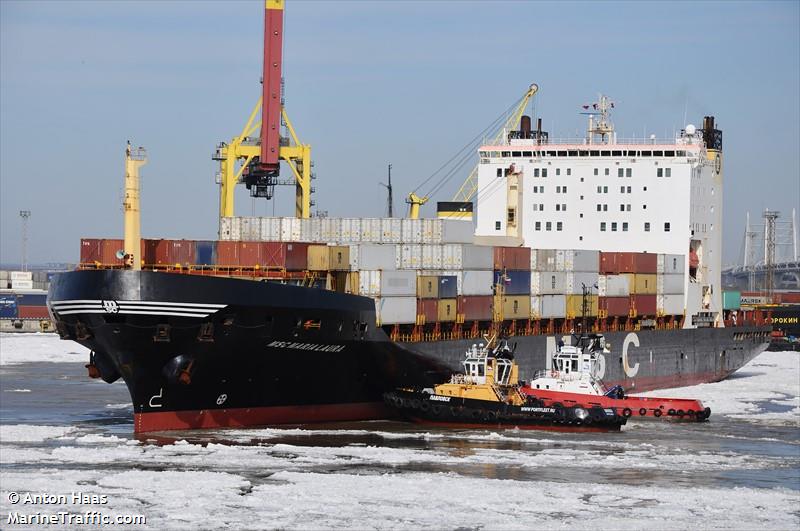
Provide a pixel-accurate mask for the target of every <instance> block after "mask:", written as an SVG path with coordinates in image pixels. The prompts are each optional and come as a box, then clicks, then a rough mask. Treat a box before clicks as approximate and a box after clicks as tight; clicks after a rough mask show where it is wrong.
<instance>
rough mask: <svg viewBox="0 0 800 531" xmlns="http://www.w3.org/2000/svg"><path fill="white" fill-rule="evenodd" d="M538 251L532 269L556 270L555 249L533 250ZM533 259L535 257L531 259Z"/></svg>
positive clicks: (532, 251)
mask: <svg viewBox="0 0 800 531" xmlns="http://www.w3.org/2000/svg"><path fill="white" fill-rule="evenodd" d="M534 252H535V253H536V262H535V263H533V264H531V265H532V267H531V271H556V251H555V250H553V249H537V250H535V251H534V250H531V254H533V253H534ZM531 261H533V259H531Z"/></svg>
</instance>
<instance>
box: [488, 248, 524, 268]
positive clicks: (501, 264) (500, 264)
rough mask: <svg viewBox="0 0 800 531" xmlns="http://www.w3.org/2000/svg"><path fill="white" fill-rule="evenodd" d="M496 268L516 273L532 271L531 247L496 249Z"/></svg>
mask: <svg viewBox="0 0 800 531" xmlns="http://www.w3.org/2000/svg"><path fill="white" fill-rule="evenodd" d="M494 268H495V270H497V271H501V270H503V269H507V270H516V271H530V270H531V250H530V248H529V247H495V248H494Z"/></svg>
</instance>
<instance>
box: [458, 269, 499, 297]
mask: <svg viewBox="0 0 800 531" xmlns="http://www.w3.org/2000/svg"><path fill="white" fill-rule="evenodd" d="M493 283H494V271H475V270H465V271H464V272H463V280H462V282H461V291H462V292H461V293H460V295H491V294H492V291H493V290H492V284H493Z"/></svg>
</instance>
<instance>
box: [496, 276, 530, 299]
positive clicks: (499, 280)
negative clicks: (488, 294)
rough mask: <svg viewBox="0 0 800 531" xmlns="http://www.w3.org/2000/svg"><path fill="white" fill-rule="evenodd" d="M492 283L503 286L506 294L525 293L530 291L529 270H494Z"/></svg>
mask: <svg viewBox="0 0 800 531" xmlns="http://www.w3.org/2000/svg"><path fill="white" fill-rule="evenodd" d="M494 283H495V285H497V284H502V285H503V286H504V287H505V291H506V295H527V294H529V293H530V292H531V272H530V271H506V272H505V276H503V272H502V271H495V272H494Z"/></svg>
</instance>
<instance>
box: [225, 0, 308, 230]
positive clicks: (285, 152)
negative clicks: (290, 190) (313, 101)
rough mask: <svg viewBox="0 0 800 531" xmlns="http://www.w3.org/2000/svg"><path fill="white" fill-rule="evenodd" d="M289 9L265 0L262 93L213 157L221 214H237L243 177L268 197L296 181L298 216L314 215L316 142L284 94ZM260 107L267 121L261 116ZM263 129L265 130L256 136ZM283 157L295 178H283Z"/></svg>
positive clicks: (251, 187)
mask: <svg viewBox="0 0 800 531" xmlns="http://www.w3.org/2000/svg"><path fill="white" fill-rule="evenodd" d="M283 8H284V0H265V5H264V79H263V86H262V95H261V97H260V98H259V100H258V103H256V106H255V108H254V109H253V112H252V113H250V118H249V119H248V120H247V123H246V124H245V126H244V128H243V129H242V132H241V134H240V135H239V136H236V137H234V138H233V139H232V140H231V141H230V142H228V143H224V142H222V143H220V144H219V145H218V146H217V150H216V152H215V153H214V155H213V157H212V158H213V159H214V160H217V161H219V177H218V181H219V184H220V199H219V215H220V218H223V217H231V216H233V215H234V193H233V192H234V188H235V186H236V184H238V183H240V182H243V183H245V185H246V186H247V188H248V190H250V195H251V196H253V197H265V198H267V199H271V198H272V197H273V193H274V188H275V185H283V184H294V185H295V216H296V217H298V218H307V217H310V215H311V206H312V205H313V204H314V203H313V201H311V194H312V193H313V192H314V189H313V187H312V186H311V180H312V179H313V178H314V176H313V174H312V171H311V168H312V166H313V163H312V162H311V146H310V145H309V144H303V143H301V142H300V140H299V139H298V137H297V133H296V132H295V130H294V127H293V126H292V123H291V122H290V121H289V117H288V116H287V115H286V109H285V108H284V106H283V98H282V95H281V86H282V80H281V71H282V49H283V42H282V41H283ZM265 102H266V103H265ZM259 111H261V120H257V116H258V113H259ZM281 123H283V124H285V125H286V129H287V130H288V132H289V138H282V137H281V135H280V130H281ZM259 130H260V133H259V135H258V136H257V137H253V136H252V135H254V134H256V132H257V131H259ZM281 160H284V161H286V162H287V164H288V166H289V167H290V168H291V169H292V173H293V174H294V179H289V180H281V179H279V178H278V177H279V175H280V161H281ZM237 164H238V169H237Z"/></svg>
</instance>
